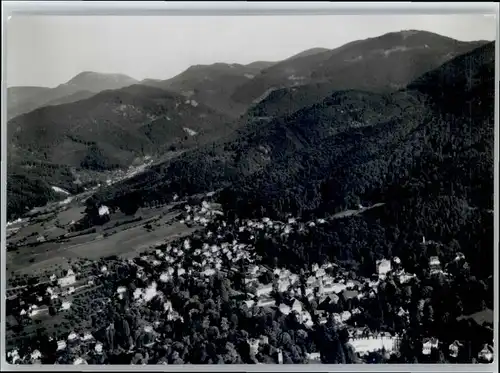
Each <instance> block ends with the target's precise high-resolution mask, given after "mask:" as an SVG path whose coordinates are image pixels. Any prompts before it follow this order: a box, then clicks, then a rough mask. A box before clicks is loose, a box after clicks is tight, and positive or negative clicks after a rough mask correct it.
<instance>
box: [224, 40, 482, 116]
mask: <svg viewBox="0 0 500 373" xmlns="http://www.w3.org/2000/svg"><path fill="white" fill-rule="evenodd" d="M485 43H486V42H484V41H477V42H461V41H457V40H454V39H451V38H447V37H444V36H441V35H437V34H433V33H430V32H424V31H401V32H395V33H389V34H385V35H382V36H379V37H375V38H369V39H366V40H359V41H355V42H352V43H348V44H346V45H343V46H341V47H340V48H337V49H333V50H326V51H321V52H319V53H312V54H306V55H305V56H302V57H298V58H292V59H288V60H285V61H283V62H281V63H278V64H275V65H273V66H271V67H270V68H268V69H266V70H264V71H263V72H262V73H261V74H260V75H259V76H258V77H256V78H255V79H254V80H252V81H251V82H248V83H246V84H245V85H244V86H242V87H240V89H238V90H237V91H236V92H235V94H234V96H233V99H234V100H235V101H237V102H241V103H246V104H247V105H250V106H251V109H250V113H251V114H252V115H254V116H279V115H286V114H291V113H293V112H294V111H296V110H299V109H301V108H303V107H307V106H309V105H312V104H314V103H315V102H317V101H320V100H322V99H323V98H325V97H326V96H327V95H329V94H331V93H332V92H334V91H339V90H348V89H354V90H366V91H371V92H391V91H395V90H398V89H402V88H404V87H405V86H406V85H407V84H409V83H411V82H412V81H413V80H415V79H417V78H418V77H419V76H421V75H422V74H424V73H426V72H428V71H431V70H433V69H435V68H437V67H439V66H440V65H441V64H443V63H444V62H446V61H449V60H451V59H452V58H453V57H456V56H458V55H460V54H463V53H467V52H469V51H471V50H473V49H475V48H477V47H479V46H481V45H484V44H485Z"/></svg>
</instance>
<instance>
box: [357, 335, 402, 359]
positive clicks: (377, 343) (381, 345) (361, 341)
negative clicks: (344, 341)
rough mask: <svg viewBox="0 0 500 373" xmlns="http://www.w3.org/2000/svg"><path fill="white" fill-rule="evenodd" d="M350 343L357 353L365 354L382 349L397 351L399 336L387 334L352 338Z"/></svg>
mask: <svg viewBox="0 0 500 373" xmlns="http://www.w3.org/2000/svg"><path fill="white" fill-rule="evenodd" d="M349 343H350V344H351V346H352V347H353V348H354V351H355V352H356V353H357V354H359V355H361V356H363V355H366V354H369V353H370V352H375V351H381V350H385V351H386V352H389V353H391V352H395V351H397V348H398V344H399V338H398V337H387V336H380V337H363V338H351V339H350V340H349Z"/></svg>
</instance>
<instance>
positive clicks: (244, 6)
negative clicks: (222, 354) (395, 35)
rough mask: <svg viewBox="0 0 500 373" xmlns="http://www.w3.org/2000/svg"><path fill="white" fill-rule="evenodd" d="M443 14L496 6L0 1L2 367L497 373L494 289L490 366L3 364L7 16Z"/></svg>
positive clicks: (491, 12)
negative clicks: (0, 65) (0, 30)
mask: <svg viewBox="0 0 500 373" xmlns="http://www.w3.org/2000/svg"><path fill="white" fill-rule="evenodd" d="M377 14H380V15H394V14H396V15H397V14H419V15H447V14H483V15H485V16H493V17H496V19H497V21H498V19H499V4H498V3H493V2H464V3H459V2H449V3H444V2H441V3H439V2H433V3H411V2H371V3H362V2H351V3H347V2H345V3H332V2H244V1H228V2H221V1H218V2H201V1H199V2H192V1H186V2H184V1H175V2H162V1H130V2H128V1H123V2H122V1H96V2H92V1H91V2H86V1H5V2H2V87H1V89H2V91H1V120H2V126H1V137H0V139H1V141H2V142H1V146H0V148H1V152H2V153H1V178H2V182H1V194H0V202H1V220H0V222H1V225H0V229H1V231H0V240H1V245H2V246H1V248H2V250H1V252H0V263H1V265H0V271H1V272H0V275H1V277H0V292H1V296H2V305H1V306H0V310H1V311H0V312H1V313H0V336H1V337H0V361H1V370H2V371H32V370H37V371H133V370H137V369H146V370H148V371H186V370H188V371H193V372H194V371H200V372H201V371H240V372H250V371H252V372H260V371H267V372H272V371H277V372H278V371H289V372H295V371H297V372H298V371H316V372H332V371H335V372H410V371H411V372H436V373H438V372H439V373H441V372H457V373H458V372H498V371H499V369H498V368H499V365H498V358H497V356H498V355H497V351H498V344H499V340H498V288H495V290H496V291H495V294H494V329H495V330H494V346H493V348H494V352H495V354H494V356H495V360H494V362H492V363H491V364H474V365H469V364H456V365H455V364H414V365H410V364H408V365H402V364H397V365H396V364H394V365H393V364H384V365H357V364H356V365H326V364H321V365H316V364H309V365H286V367H285V366H283V365H274V364H273V365H264V364H260V365H147V366H144V367H143V368H140V367H139V366H137V365H78V366H73V365H9V364H8V363H7V362H6V351H5V340H4V338H5V316H6V315H5V307H4V303H3V302H4V301H5V289H6V281H5V278H6V268H5V264H6V250H5V247H6V239H5V237H6V217H7V214H6V211H7V204H6V197H7V187H6V176H7V169H6V156H7V148H6V146H7V138H6V133H7V132H6V131H7V126H6V124H7V120H6V102H7V101H6V93H7V85H6V67H5V66H6V60H7V59H6V53H7V50H6V43H5V42H6V32H7V31H8V30H7V27H6V26H7V23H8V21H9V20H10V18H11V17H12V16H18V15H23V16H24V15H33V16H36V15H107V16H125V15H129V16H130V15H136V16H148V15H165V16H166V15H169V16H173V15H175V16H197V15H199V16H201V15H203V16H210V15H213V16H230V15H233V16H234V15H246V16H259V15H260V16H262V15H290V16H291V15H377ZM499 30H500V28H499V25H498V22H497V30H496V31H497V32H496V40H495V42H496V55H495V59H496V60H495V61H496V66H495V82H496V85H495V90H496V100H495V147H494V149H495V150H494V151H495V165H494V166H495V177H494V188H495V189H494V227H495V230H494V245H495V247H494V248H493V250H494V284H495V286H498V281H499V278H498V264H499V259H500V258H499V256H498V249H499V233H498V231H499V216H498V209H499V193H498V192H499V186H500V185H499V164H498V160H499V149H500V141H499V132H500V131H499V117H498V115H499V102H500V99H499V85H500V84H499V82H500V79H499V63H498V61H499V59H498V57H499Z"/></svg>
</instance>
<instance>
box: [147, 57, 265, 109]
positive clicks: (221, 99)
mask: <svg viewBox="0 0 500 373" xmlns="http://www.w3.org/2000/svg"><path fill="white" fill-rule="evenodd" d="M272 64H273V63H272V62H262V61H258V62H253V63H251V64H249V65H240V64H226V63H215V64H213V65H196V66H191V67H190V68H188V69H187V70H186V71H184V72H182V73H181V74H179V75H177V76H175V77H173V78H172V79H168V80H163V81H158V80H152V79H147V80H145V81H143V82H142V84H146V85H151V86H154V87H158V88H161V89H165V90H169V91H173V92H177V93H180V94H182V95H184V96H186V97H188V98H189V99H191V100H195V101H196V102H200V103H203V104H205V105H207V106H209V107H211V108H213V109H214V110H216V111H219V112H221V113H224V114H227V115H231V116H233V117H236V116H238V115H239V114H241V113H243V112H244V111H245V109H246V105H242V104H238V103H234V102H232V101H231V95H232V94H233V93H234V91H235V89H237V87H239V86H240V85H242V84H244V83H246V82H247V81H249V80H251V79H253V78H254V77H255V76H256V75H258V74H259V73H260V71H261V70H262V69H265V68H268V67H269V66H271V65H272Z"/></svg>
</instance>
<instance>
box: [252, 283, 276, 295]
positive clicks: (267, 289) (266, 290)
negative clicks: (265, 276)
mask: <svg viewBox="0 0 500 373" xmlns="http://www.w3.org/2000/svg"><path fill="white" fill-rule="evenodd" d="M272 291H273V285H272V284H268V285H264V286H261V287H259V288H257V289H256V290H255V295H256V296H258V297H260V296H263V295H269V294H270V293H271V292H272Z"/></svg>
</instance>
